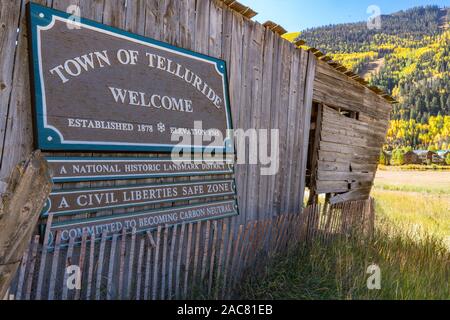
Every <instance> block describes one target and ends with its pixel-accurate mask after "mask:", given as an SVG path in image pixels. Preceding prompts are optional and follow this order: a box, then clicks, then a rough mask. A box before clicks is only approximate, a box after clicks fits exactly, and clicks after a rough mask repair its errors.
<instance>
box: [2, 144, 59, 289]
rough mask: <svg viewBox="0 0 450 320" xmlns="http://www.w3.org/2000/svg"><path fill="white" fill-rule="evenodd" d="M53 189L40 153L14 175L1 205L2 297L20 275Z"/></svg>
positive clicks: (18, 168) (20, 167)
mask: <svg viewBox="0 0 450 320" xmlns="http://www.w3.org/2000/svg"><path fill="white" fill-rule="evenodd" d="M51 188H52V182H51V177H50V174H49V170H48V166H47V162H46V160H45V159H44V157H43V156H42V154H41V152H40V151H36V152H34V153H32V154H31V156H30V157H29V158H28V160H27V161H26V162H24V163H23V164H21V165H19V166H17V167H16V169H15V170H14V171H13V173H12V175H11V177H10V179H9V183H8V187H7V190H6V192H5V193H4V194H3V195H2V201H1V203H0V297H4V296H5V294H6V292H7V291H8V289H9V286H10V284H11V281H12V279H13V277H14V275H15V273H16V270H17V268H18V266H19V265H20V261H21V259H22V256H23V254H24V252H25V250H26V249H27V247H28V244H29V242H30V239H31V237H32V234H33V231H34V230H35V228H36V225H37V222H38V219H39V216H40V213H41V211H42V209H43V207H44V205H45V203H46V201H47V198H48V195H49V194H50V191H51Z"/></svg>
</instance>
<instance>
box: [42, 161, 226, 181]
mask: <svg viewBox="0 0 450 320" xmlns="http://www.w3.org/2000/svg"><path fill="white" fill-rule="evenodd" d="M47 161H48V164H49V167H50V169H51V172H52V177H53V182H55V183H62V182H79V181H95V180H126V179H148V178H158V177H175V176H178V177H181V176H201V175H220V174H232V173H233V164H232V162H231V161H229V162H213V161H204V160H198V161H197V160H192V161H184V160H171V159H163V158H57V157H50V158H47Z"/></svg>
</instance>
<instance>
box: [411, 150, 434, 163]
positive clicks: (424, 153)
mask: <svg viewBox="0 0 450 320" xmlns="http://www.w3.org/2000/svg"><path fill="white" fill-rule="evenodd" d="M413 152H414V153H415V154H416V155H417V156H418V157H419V163H422V164H428V163H439V156H438V154H437V153H436V152H433V151H429V150H414V151H413Z"/></svg>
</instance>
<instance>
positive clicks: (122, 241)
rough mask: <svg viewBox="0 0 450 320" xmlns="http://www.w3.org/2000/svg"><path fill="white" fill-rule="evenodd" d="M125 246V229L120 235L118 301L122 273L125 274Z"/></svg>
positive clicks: (120, 294)
mask: <svg viewBox="0 0 450 320" xmlns="http://www.w3.org/2000/svg"><path fill="white" fill-rule="evenodd" d="M126 246H127V233H126V230H125V228H123V229H122V235H121V238H120V260H119V288H118V292H117V296H118V299H119V300H121V299H122V294H123V287H124V272H125V256H126Z"/></svg>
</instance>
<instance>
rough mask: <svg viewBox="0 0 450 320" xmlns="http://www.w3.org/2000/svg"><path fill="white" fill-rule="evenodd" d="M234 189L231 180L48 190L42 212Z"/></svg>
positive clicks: (81, 210)
mask: <svg viewBox="0 0 450 320" xmlns="http://www.w3.org/2000/svg"><path fill="white" fill-rule="evenodd" d="M235 193H236V192H235V185H234V180H221V181H199V182H191V183H173V184H155V185H129V186H120V187H113V188H98V189H75V190H58V191H53V192H52V193H51V194H50V196H49V199H48V201H47V205H46V207H45V208H44V212H43V215H44V216H48V215H49V214H53V215H55V216H60V215H75V214H79V213H85V212H96V211H102V210H108V209H117V208H128V207H138V206H145V205H150V204H155V203H163V202H175V201H184V200H192V199H198V198H210V197H221V196H230V195H235Z"/></svg>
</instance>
